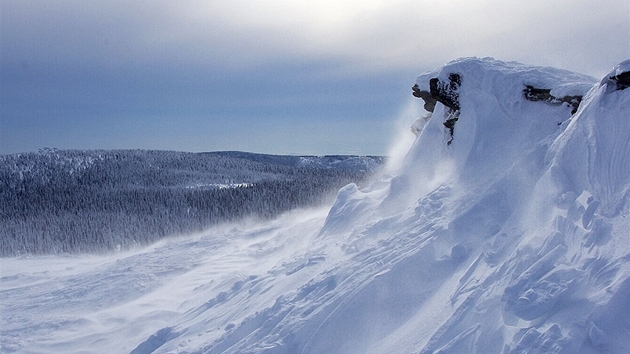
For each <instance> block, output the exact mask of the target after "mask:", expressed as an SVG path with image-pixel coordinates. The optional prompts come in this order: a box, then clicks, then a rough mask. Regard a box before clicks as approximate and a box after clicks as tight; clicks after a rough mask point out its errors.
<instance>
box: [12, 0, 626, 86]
mask: <svg viewBox="0 0 630 354" xmlns="http://www.w3.org/2000/svg"><path fill="white" fill-rule="evenodd" d="M9 3H10V4H9V5H8V6H5V11H3V12H4V14H3V17H4V18H3V23H4V24H3V27H5V28H3V32H5V33H6V31H5V30H8V33H7V34H5V35H3V39H2V40H3V42H13V41H17V43H11V44H10V46H11V47H17V48H18V49H19V48H20V47H21V46H27V48H21V49H22V51H24V50H26V52H27V53H28V52H33V51H35V52H41V51H48V52H52V53H54V54H55V55H57V56H59V58H61V59H63V60H72V59H73V57H74V58H79V59H87V60H95V61H99V60H104V61H108V62H111V61H122V62H134V61H140V62H142V63H144V62H147V61H151V60H155V61H158V62H159V61H162V60H164V61H169V62H171V63H180V64H186V65H190V64H193V65H194V64H196V65H219V66H221V67H232V68H238V67H241V66H252V65H264V64H266V63H269V62H272V61H287V60H307V61H318V60H328V61H333V62H340V63H345V64H347V66H348V67H354V68H357V69H363V70H379V69H385V68H389V69H391V68H400V67H404V68H411V67H417V68H421V69H425V68H427V67H431V68H432V67H433V66H436V65H440V64H441V63H443V62H445V61H449V60H452V59H455V58H457V57H460V56H494V57H497V58H499V59H502V60H517V61H523V62H527V63H532V64H541V65H553V66H559V67H563V68H567V69H571V70H577V71H581V72H586V73H590V74H593V75H595V74H599V73H603V72H604V71H605V70H607V69H608V68H609V67H610V66H612V65H614V64H616V63H617V62H619V61H621V60H623V59H625V58H626V57H630V43H629V38H630V19H629V17H630V5H629V3H628V2H627V1H625V0H600V1H597V2H593V1H587V0H576V1H570V2H569V1H553V0H552V1H542V0H535V1H528V2H523V1H519V2H517V1H504V0H478V1H456V0H446V1H428V0H414V1H408V0H364V1H360V2H359V1H352V0H337V1H334V0H324V1H308V0H270V1H256V0H232V1H186V2H180V1H141V2H137V1H136V2H129V1H107V2H85V1H56V2H45V3H42V2H39V1H37V2H31V1H23V0H21V1H19V2H15V1H14V2H11V1H9ZM18 52H20V51H19V50H18ZM9 56H11V55H9Z"/></svg>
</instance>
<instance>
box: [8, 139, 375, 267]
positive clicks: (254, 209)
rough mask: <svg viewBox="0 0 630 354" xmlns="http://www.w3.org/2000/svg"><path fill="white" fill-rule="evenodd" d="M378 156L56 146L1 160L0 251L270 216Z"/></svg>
mask: <svg viewBox="0 0 630 354" xmlns="http://www.w3.org/2000/svg"><path fill="white" fill-rule="evenodd" d="M384 162H385V158H383V157H379V156H288V155H287V156H284V155H266V154H253V153H245V152H209V153H186V152H174V151H151V150H89V151H86V150H56V149H43V150H40V151H39V152H32V153H22V154H13V155H3V156H0V201H1V203H0V256H1V257H12V256H18V255H23V254H60V253H84V252H89V253H100V252H107V251H112V250H121V249H128V248H130V247H133V246H138V245H146V244H149V243H152V242H155V241H157V240H159V239H161V238H164V237H167V236H174V235H181V234H187V233H193V232H198V231H202V230H204V229H206V228H208V227H211V226H214V225H218V224H221V223H225V222H233V221H237V220H239V219H242V218H245V217H249V218H254V219H260V220H265V219H270V218H274V217H276V216H278V215H279V214H281V213H283V212H286V211H289V210H292V209H296V208H305V207H311V206H317V205H321V204H323V203H327V202H330V201H332V199H333V198H334V196H335V194H336V192H337V190H338V189H339V188H341V187H343V186H344V185H346V184H348V183H351V182H353V183H357V184H359V185H361V184H362V183H365V182H366V181H367V180H369V178H370V177H371V176H372V175H373V174H374V173H375V172H376V171H377V170H378V169H379V167H380V166H382V165H383V163H384Z"/></svg>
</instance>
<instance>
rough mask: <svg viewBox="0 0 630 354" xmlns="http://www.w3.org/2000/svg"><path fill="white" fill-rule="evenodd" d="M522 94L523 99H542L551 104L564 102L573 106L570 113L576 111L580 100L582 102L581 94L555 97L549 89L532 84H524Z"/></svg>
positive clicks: (534, 100)
mask: <svg viewBox="0 0 630 354" xmlns="http://www.w3.org/2000/svg"><path fill="white" fill-rule="evenodd" d="M523 94H524V95H525V99H526V100H528V101H533V102H538V101H542V102H545V103H549V104H553V105H560V104H563V103H566V104H568V105H569V106H571V107H573V108H572V109H571V114H575V112H577V109H578V107H579V106H580V102H582V96H564V97H555V96H553V95H552V94H551V89H546V88H536V87H534V86H532V85H525V89H523Z"/></svg>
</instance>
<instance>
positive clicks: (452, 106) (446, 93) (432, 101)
mask: <svg viewBox="0 0 630 354" xmlns="http://www.w3.org/2000/svg"><path fill="white" fill-rule="evenodd" d="M461 84H462V78H461V75H459V74H455V73H451V74H450V75H449V76H448V81H447V82H444V81H440V79H438V78H437V77H434V78H432V79H431V80H429V91H425V90H421V89H420V87H418V85H417V84H416V85H414V86H413V87H412V88H411V89H412V90H413V95H414V96H415V97H418V98H422V99H423V100H424V109H425V110H426V111H428V112H433V110H435V105H436V104H437V103H438V102H440V103H441V104H443V105H444V106H445V107H447V108H448V111H447V112H446V118H445V119H446V120H445V121H444V123H443V124H444V126H445V127H446V129H448V131H449V133H450V135H451V138H450V139H449V141H448V143H447V144H449V145H450V144H451V142H452V141H453V133H454V131H455V122H457V120H458V119H459V92H458V90H459V87H460V86H461Z"/></svg>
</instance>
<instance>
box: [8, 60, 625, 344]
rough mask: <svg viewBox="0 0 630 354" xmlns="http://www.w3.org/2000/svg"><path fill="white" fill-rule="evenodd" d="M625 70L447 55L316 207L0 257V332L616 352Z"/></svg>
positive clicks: (37, 337)
mask: <svg viewBox="0 0 630 354" xmlns="http://www.w3.org/2000/svg"><path fill="white" fill-rule="evenodd" d="M629 71H630V60H629V61H624V62H622V63H620V64H619V65H618V66H616V67H615V68H613V69H612V71H611V72H610V73H609V74H608V75H606V76H605V77H604V78H603V79H602V80H600V81H597V80H596V79H594V78H590V77H587V76H583V75H578V74H574V73H571V72H567V71H564V70H559V69H554V68H548V67H533V66H527V65H523V64H519V63H512V62H509V63H507V62H501V61H497V60H494V59H490V58H484V59H479V58H463V59H458V60H455V61H453V62H450V63H448V64H446V65H445V66H444V67H442V68H439V69H436V70H435V71H432V72H428V73H425V74H422V75H420V76H419V77H418V78H417V80H416V86H414V90H416V91H417V92H419V93H422V92H425V93H427V94H426V95H425V96H426V98H427V100H428V101H430V102H432V104H433V106H432V105H431V104H429V106H431V107H430V108H431V109H432V113H431V114H430V115H429V114H426V115H425V117H423V118H421V120H420V121H419V122H417V123H414V128H413V130H414V131H415V132H416V134H417V137H416V138H415V140H414V141H413V143H412V144H410V146H409V148H408V149H407V151H406V153H405V154H404V157H402V158H400V159H398V160H396V159H392V161H395V160H396V161H398V163H397V164H396V165H395V166H394V165H391V166H389V168H387V169H386V170H385V171H384V172H383V173H382V175H380V176H379V177H378V178H377V179H376V180H374V181H373V182H372V183H371V184H369V185H368V186H367V187H363V188H358V187H357V186H356V185H355V184H350V185H347V186H345V187H343V188H342V189H341V190H339V192H338V194H337V197H336V199H335V201H334V203H333V204H332V205H331V206H329V207H327V208H324V209H317V210H302V211H293V212H290V213H288V214H285V215H283V216H281V217H279V218H277V219H275V220H273V221H269V222H265V223H262V224H260V223H258V224H256V223H251V224H247V223H237V224H231V225H224V226H217V227H216V228H213V229H210V230H208V231H206V232H203V233H200V234H197V235H189V236H185V237H184V236H182V237H178V238H173V239H168V240H162V241H159V242H158V243H156V244H154V245H152V246H150V247H145V248H143V249H135V250H130V251H123V252H118V253H112V254H108V255H73V256H69V255H66V256H60V255H57V256H20V257H12V258H11V257H9V258H3V259H1V267H2V268H1V272H2V274H1V279H0V316H1V318H0V341H1V351H2V352H3V353H13V352H15V353H133V354H140V353H142V354H148V353H274V354H285V353H286V354H289V353H304V354H306V353H478V354H482V353H484V354H485V353H587V354H588V353H628V352H629V351H630V349H629V348H630V216H629V214H630V200H629V199H630V89H626V88H627V86H628V84H627V81H628V72H629ZM624 80H625V81H624ZM624 82H625V83H624ZM528 88H530V90H529V91H527V90H528ZM526 93H527V94H526ZM532 93H534V94H537V93H542V95H540V96H538V97H537V98H536V97H534V98H533V99H532V97H529V99H528V95H529V94H532ZM534 96H535V95H534ZM563 97H570V98H571V99H569V100H562V99H561V98H563ZM578 97H579V99H577V98H578ZM418 102H419V103H421V101H418ZM578 103H579V105H578ZM425 107H427V106H426V105H425ZM445 123H448V124H445ZM407 134H408V135H411V136H412V137H413V135H412V134H411V133H409V132H407ZM401 139H402V138H401Z"/></svg>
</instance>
